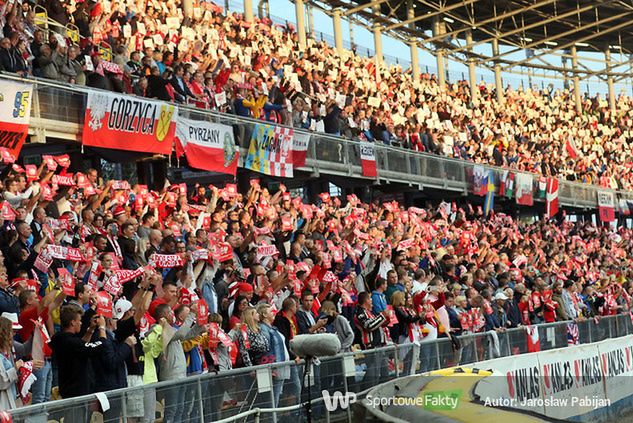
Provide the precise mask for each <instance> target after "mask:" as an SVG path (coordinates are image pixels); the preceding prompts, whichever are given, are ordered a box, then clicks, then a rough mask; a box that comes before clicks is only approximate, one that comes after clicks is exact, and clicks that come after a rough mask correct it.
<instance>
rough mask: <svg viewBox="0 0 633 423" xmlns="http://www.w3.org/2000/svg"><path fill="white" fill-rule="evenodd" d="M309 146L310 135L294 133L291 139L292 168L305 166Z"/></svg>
mask: <svg viewBox="0 0 633 423" xmlns="http://www.w3.org/2000/svg"><path fill="white" fill-rule="evenodd" d="M309 145H310V134H303V133H300V132H295V134H294V138H293V139H292V167H294V168H295V169H296V168H298V167H304V166H305V165H306V156H307V155H308V146H309Z"/></svg>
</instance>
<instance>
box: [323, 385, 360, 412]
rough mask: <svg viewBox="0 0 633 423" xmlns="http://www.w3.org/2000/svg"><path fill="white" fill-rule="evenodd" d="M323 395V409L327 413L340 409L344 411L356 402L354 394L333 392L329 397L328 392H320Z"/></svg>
mask: <svg viewBox="0 0 633 423" xmlns="http://www.w3.org/2000/svg"><path fill="white" fill-rule="evenodd" d="M321 394H323V402H324V403H325V408H326V409H327V411H329V412H334V411H336V410H337V409H338V408H339V405H340V407H341V410H346V409H347V408H348V407H349V406H350V404H354V403H355V402H356V394H355V393H354V392H346V393H345V394H342V393H340V392H339V391H336V392H334V394H332V395H330V393H329V392H328V391H325V390H323V391H321Z"/></svg>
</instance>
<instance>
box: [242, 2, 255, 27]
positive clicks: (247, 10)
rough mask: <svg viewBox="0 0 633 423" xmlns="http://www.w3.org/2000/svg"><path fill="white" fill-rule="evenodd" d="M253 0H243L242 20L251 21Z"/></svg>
mask: <svg viewBox="0 0 633 423" xmlns="http://www.w3.org/2000/svg"><path fill="white" fill-rule="evenodd" d="M253 18H254V15H253V0H244V20H245V21H246V22H253Z"/></svg>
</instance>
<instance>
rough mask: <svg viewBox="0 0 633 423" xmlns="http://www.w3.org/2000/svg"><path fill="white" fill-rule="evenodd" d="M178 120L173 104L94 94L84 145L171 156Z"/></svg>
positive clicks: (86, 123)
mask: <svg viewBox="0 0 633 423" xmlns="http://www.w3.org/2000/svg"><path fill="white" fill-rule="evenodd" d="M102 63H108V62H102ZM108 70H110V69H108ZM176 116H178V109H177V107H176V106H174V105H171V104H169V103H164V102H160V101H155V100H149V99H144V98H140V97H133V96H125V95H121V94H118V93H110V92H105V91H103V92H97V91H90V92H89V93H88V101H87V105H86V115H85V118H84V119H85V120H84V122H85V123H84V127H83V135H82V143H83V144H84V145H87V146H92V147H102V148H111V149H115V150H126V151H141V152H144V153H156V154H171V151H172V146H173V142H174V134H175V132H176Z"/></svg>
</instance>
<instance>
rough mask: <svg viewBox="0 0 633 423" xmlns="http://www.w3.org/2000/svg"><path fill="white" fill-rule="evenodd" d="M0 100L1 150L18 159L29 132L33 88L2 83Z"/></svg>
mask: <svg viewBox="0 0 633 423" xmlns="http://www.w3.org/2000/svg"><path fill="white" fill-rule="evenodd" d="M0 98H1V99H2V101H1V102H0V148H5V149H6V150H7V151H8V152H9V153H10V154H11V155H12V156H13V158H15V159H17V158H18V155H19V154H20V150H21V149H22V145H24V141H25V140H26V136H27V135H28V131H29V121H30V119H31V100H32V98H33V86H32V85H31V84H21V83H18V82H12V81H2V82H1V83H0Z"/></svg>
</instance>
